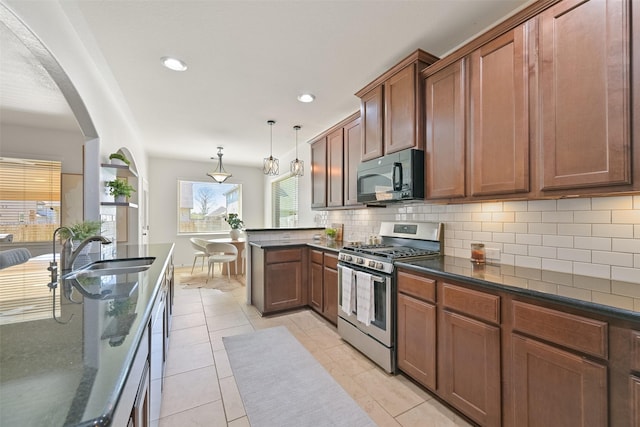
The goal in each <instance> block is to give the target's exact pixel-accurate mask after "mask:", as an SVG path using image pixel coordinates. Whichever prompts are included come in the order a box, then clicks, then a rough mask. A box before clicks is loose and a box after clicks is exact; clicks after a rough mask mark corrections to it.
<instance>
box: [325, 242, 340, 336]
mask: <svg viewBox="0 0 640 427" xmlns="http://www.w3.org/2000/svg"><path fill="white" fill-rule="evenodd" d="M325 256H326V254H325ZM322 313H323V314H324V316H325V317H326V318H327V319H329V321H331V322H332V323H333V324H334V325H335V324H337V323H338V271H337V270H334V269H333V268H329V267H327V266H325V267H324V310H323V312H322Z"/></svg>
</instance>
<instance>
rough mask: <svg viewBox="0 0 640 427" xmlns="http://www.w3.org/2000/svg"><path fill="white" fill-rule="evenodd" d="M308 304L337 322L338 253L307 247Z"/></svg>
mask: <svg viewBox="0 0 640 427" xmlns="http://www.w3.org/2000/svg"><path fill="white" fill-rule="evenodd" d="M309 306H310V307H311V308H312V309H314V310H315V311H317V312H318V313H320V314H321V315H322V316H323V317H325V318H326V319H327V320H329V321H330V322H331V323H333V324H334V325H335V324H337V323H338V254H337V253H335V252H332V251H322V250H319V249H309Z"/></svg>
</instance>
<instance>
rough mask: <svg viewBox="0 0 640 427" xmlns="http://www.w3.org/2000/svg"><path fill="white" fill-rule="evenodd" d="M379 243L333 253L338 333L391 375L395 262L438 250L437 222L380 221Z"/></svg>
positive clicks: (435, 253) (440, 240) (438, 252)
mask: <svg viewBox="0 0 640 427" xmlns="http://www.w3.org/2000/svg"><path fill="white" fill-rule="evenodd" d="M379 234H380V238H381V241H380V243H379V244H374V245H354V246H345V247H344V248H343V249H342V250H341V251H340V253H339V254H338V333H339V334H340V336H341V337H342V338H343V339H344V340H345V341H347V342H349V343H350V344H351V345H353V346H354V347H355V348H357V349H358V350H360V351H361V352H362V353H363V354H364V355H365V356H367V357H368V358H370V359H371V360H372V361H374V362H375V363H376V364H378V365H379V366H380V367H382V368H383V369H384V370H385V371H387V372H389V373H395V370H396V352H395V336H396V330H395V321H396V313H395V308H396V285H395V280H396V279H395V271H394V270H395V268H394V262H395V261H396V260H400V259H402V260H408V259H424V258H430V257H437V256H440V255H441V254H442V253H443V252H444V247H443V241H444V232H443V225H442V224H441V223H433V222H402V223H400V222H397V223H396V222H383V223H382V224H381V226H380V233H379Z"/></svg>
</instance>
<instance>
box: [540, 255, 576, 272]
mask: <svg viewBox="0 0 640 427" xmlns="http://www.w3.org/2000/svg"><path fill="white" fill-rule="evenodd" d="M542 268H543V269H545V270H551V271H559V272H562V273H569V274H571V273H573V263H572V262H571V261H560V260H557V259H548V258H542Z"/></svg>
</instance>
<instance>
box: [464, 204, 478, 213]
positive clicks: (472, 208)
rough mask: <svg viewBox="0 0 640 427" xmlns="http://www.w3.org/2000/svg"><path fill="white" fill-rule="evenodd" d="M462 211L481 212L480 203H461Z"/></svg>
mask: <svg viewBox="0 0 640 427" xmlns="http://www.w3.org/2000/svg"><path fill="white" fill-rule="evenodd" d="M462 211H463V212H482V204H480V203H467V204H464V205H462Z"/></svg>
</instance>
